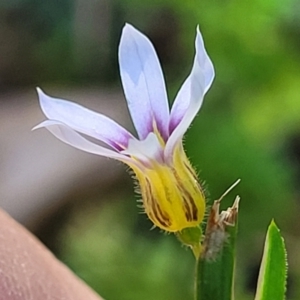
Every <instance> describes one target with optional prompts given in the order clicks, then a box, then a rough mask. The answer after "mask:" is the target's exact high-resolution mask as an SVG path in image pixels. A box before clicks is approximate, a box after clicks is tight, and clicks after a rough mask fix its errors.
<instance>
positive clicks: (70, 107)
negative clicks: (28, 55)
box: [37, 88, 134, 150]
mask: <svg viewBox="0 0 300 300" xmlns="http://www.w3.org/2000/svg"><path fill="white" fill-rule="evenodd" d="M37 92H38V96H39V100H40V105H41V108H42V110H43V112H44V114H45V115H46V117H47V118H48V119H50V120H56V121H59V122H62V123H64V124H66V125H68V126H69V127H71V128H73V129H74V130H76V131H78V132H81V133H84V134H86V135H88V136H91V137H93V138H96V139H98V140H100V141H103V142H105V143H106V144H108V145H109V146H111V147H113V148H114V149H117V150H121V149H124V148H126V147H127V144H128V140H129V139H132V138H134V137H133V136H132V135H131V134H130V133H129V132H128V131H127V130H126V129H124V128H123V127H122V126H120V125H119V124H117V123H116V122H115V121H113V120H112V119H110V118H108V117H106V116H104V115H102V114H99V113H96V112H94V111H91V110H89V109H87V108H85V107H83V106H80V105H78V104H76V103H73V102H70V101H67V100H62V99H57V98H52V97H49V96H47V95H46V94H45V93H43V91H42V90H41V89H39V88H38V89H37Z"/></svg>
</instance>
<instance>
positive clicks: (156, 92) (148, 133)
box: [35, 24, 214, 232]
mask: <svg viewBox="0 0 300 300" xmlns="http://www.w3.org/2000/svg"><path fill="white" fill-rule="evenodd" d="M195 48H196V54H195V57H194V62H193V67H192V70H191V73H190V74H189V76H188V77H187V79H186V80H185V82H184V83H183V85H182V87H181V89H180V90H179V92H178V94H177V96H176V99H175V101H174V104H173V106H172V109H171V111H170V110H169V105H168V99H167V93H166V87H165V82H164V77H163V73H162V69H161V67H160V63H159V60H158V57H157V55H156V52H155V49H154V47H153V45H152V43H151V42H150V41H149V39H148V38H147V37H146V36H145V35H143V34H142V33H141V32H139V31H138V30H137V29H135V28H134V27H133V26H131V25H129V24H126V25H125V26H124V28H123V31H122V36H121V41H120V45H119V65H120V73H121V79H122V84H123V89H124V93H125V97H126V100H127V104H128V108H129V111H130V114H131V117H132V120H133V123H134V125H135V128H136V131H137V134H138V138H136V137H134V136H133V135H132V134H131V133H129V132H128V131H127V130H126V129H124V128H123V127H122V126H120V125H119V124H118V123H116V122H115V121H113V120H112V119H110V118H108V117H106V116H104V115H102V114H99V113H96V112H93V111H91V110H88V109H87V108H84V107H82V106H80V105H78V104H75V103H73V102H69V101H66V100H62V99H57V98H52V97H49V96H47V95H46V94H44V93H43V92H42V90H41V89H39V88H38V89H37V91H38V96H39V101H40V105H41V108H42V110H43V112H44V114H45V116H46V117H47V118H48V120H46V121H44V122H42V123H41V124H39V125H38V126H36V127H35V129H36V128H41V127H46V128H47V129H48V130H49V131H50V132H51V133H52V134H54V135H55V136H56V137H57V138H59V139H60V140H62V141H63V142H65V143H67V144H69V145H71V146H73V147H75V148H78V149H81V150H83V151H87V152H90V153H94V154H98V155H102V156H106V157H109V158H114V159H117V160H119V161H122V162H124V163H125V164H127V165H128V166H129V167H130V168H131V169H132V170H133V171H134V173H135V175H136V178H137V181H138V183H139V187H140V192H141V195H142V203H143V208H144V210H145V212H146V213H147V215H148V217H149V219H150V220H151V221H152V222H153V223H154V225H156V226H157V227H159V228H161V229H163V230H165V231H169V232H179V231H181V230H183V229H185V228H190V227H196V226H198V225H199V224H200V223H201V221H202V220H203V216H204V212H205V196H204V193H203V190H202V188H201V186H200V184H199V183H198V180H197V176H196V173H195V171H194V170H193V168H192V167H191V165H190V163H189V161H188V159H187V156H186V154H185V152H184V150H183V146H182V138H183V135H184V133H185V132H186V130H187V129H188V127H189V126H190V124H191V122H192V120H193V119H194V118H195V116H196V114H197V113H198V111H199V109H200V107H201V105H202V102H203V97H204V95H205V93H206V92H207V90H208V89H209V87H210V86H211V84H212V81H213V78H214V68H213V65H212V62H211V60H210V59H209V57H208V55H207V53H206V50H205V48H204V43H203V40H202V37H201V34H200V31H199V28H197V33H196V40H195ZM80 133H81V134H84V135H87V136H90V137H92V138H95V139H98V140H100V141H102V142H104V143H105V144H106V145H107V146H108V147H107V148H106V147H103V146H100V145H98V144H95V143H93V142H91V141H89V140H88V139H86V138H85V137H83V136H82V135H81V134H80Z"/></svg>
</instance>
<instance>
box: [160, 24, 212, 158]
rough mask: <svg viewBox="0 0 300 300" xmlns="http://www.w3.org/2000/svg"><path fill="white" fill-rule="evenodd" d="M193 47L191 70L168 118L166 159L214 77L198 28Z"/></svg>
mask: <svg viewBox="0 0 300 300" xmlns="http://www.w3.org/2000/svg"><path fill="white" fill-rule="evenodd" d="M195 47H196V55H195V58H194V64H193V68H192V71H191V73H190V75H189V77H188V78H187V80H186V81H185V82H184V84H183V86H182V88H181V90H180V91H179V93H178V96H177V98H176V100H175V103H174V109H173V108H172V112H171V120H170V126H171V128H170V131H172V133H171V135H170V138H169V140H168V142H167V144H166V148H165V156H166V159H170V157H171V156H172V153H173V149H174V147H175V146H176V144H177V143H178V142H181V140H182V137H183V135H184V133H185V132H186V131H187V129H188V128H189V126H190V125H191V123H192V121H193V119H194V118H195V116H196V114H197V113H198V111H199V109H200V107H201V105H202V102H203V97H204V95H205V93H206V92H207V90H208V88H209V87H210V85H211V83H212V80H213V77H214V69H213V65H212V62H211V61H210V59H209V57H208V55H207V53H206V51H205V48H204V44H203V39H202V37H201V34H200V31H199V29H198V28H197V36H196V41H195Z"/></svg>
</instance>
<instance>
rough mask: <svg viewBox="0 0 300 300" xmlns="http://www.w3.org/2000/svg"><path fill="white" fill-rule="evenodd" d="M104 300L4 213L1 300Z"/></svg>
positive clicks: (0, 245)
mask: <svg viewBox="0 0 300 300" xmlns="http://www.w3.org/2000/svg"><path fill="white" fill-rule="evenodd" d="M41 299H43V300H48V299H49V300H50V299H51V300H52V299H53V300H82V299H85V300H101V299H102V300H103V298H100V297H99V296H98V295H96V293H95V292H93V291H92V290H91V289H90V288H89V287H88V286H87V285H85V284H84V283H83V282H82V281H81V280H80V279H78V278H77V277H76V276H75V275H74V274H72V272H71V271H70V270H69V269H68V268H67V267H66V266H65V265H63V264H62V263H61V262H59V261H58V260H57V259H56V258H55V257H54V256H53V255H52V254H51V253H50V251H49V250H48V249H46V248H45V247H44V246H43V245H42V244H41V243H40V242H39V241H38V240H37V239H36V238H35V237H34V236H33V235H32V234H31V233H30V232H28V231H27V230H26V229H25V228H24V227H22V226H21V225H20V224H18V223H17V222H16V221H14V220H13V219H12V218H11V217H10V216H8V215H7V214H6V213H5V212H3V211H2V210H0V300H41Z"/></svg>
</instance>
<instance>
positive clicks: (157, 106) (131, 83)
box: [119, 24, 169, 140]
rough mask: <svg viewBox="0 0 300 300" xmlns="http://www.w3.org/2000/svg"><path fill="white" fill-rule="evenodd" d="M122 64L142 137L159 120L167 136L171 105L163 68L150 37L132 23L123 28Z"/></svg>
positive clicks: (160, 130) (136, 126) (127, 96)
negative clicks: (169, 104)
mask: <svg viewBox="0 0 300 300" xmlns="http://www.w3.org/2000/svg"><path fill="white" fill-rule="evenodd" d="M119 64H120V73H121V79H122V84H123V88H124V93H125V96H126V100H127V102H128V107H129V111H130V114H131V117H132V120H133V123H134V125H135V128H136V130H137V132H138V135H139V137H140V139H145V138H146V137H147V136H148V134H149V132H152V131H153V121H154V120H155V121H156V125H157V128H158V130H159V132H160V133H161V135H162V137H163V138H164V139H165V140H166V139H167V137H168V135H169V132H168V124H169V106H168V99H167V93H166V87H165V81H164V77H163V73H162V69H161V67H160V63H159V60H158V57H157V55H156V52H155V49H154V47H153V45H152V43H151V42H150V41H149V39H148V38H147V37H146V36H145V35H143V34H142V33H141V32H139V31H138V30H136V29H135V28H134V27H133V26H131V25H128V24H126V25H125V27H124V28H123V32H122V37H121V41H120V46H119Z"/></svg>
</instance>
